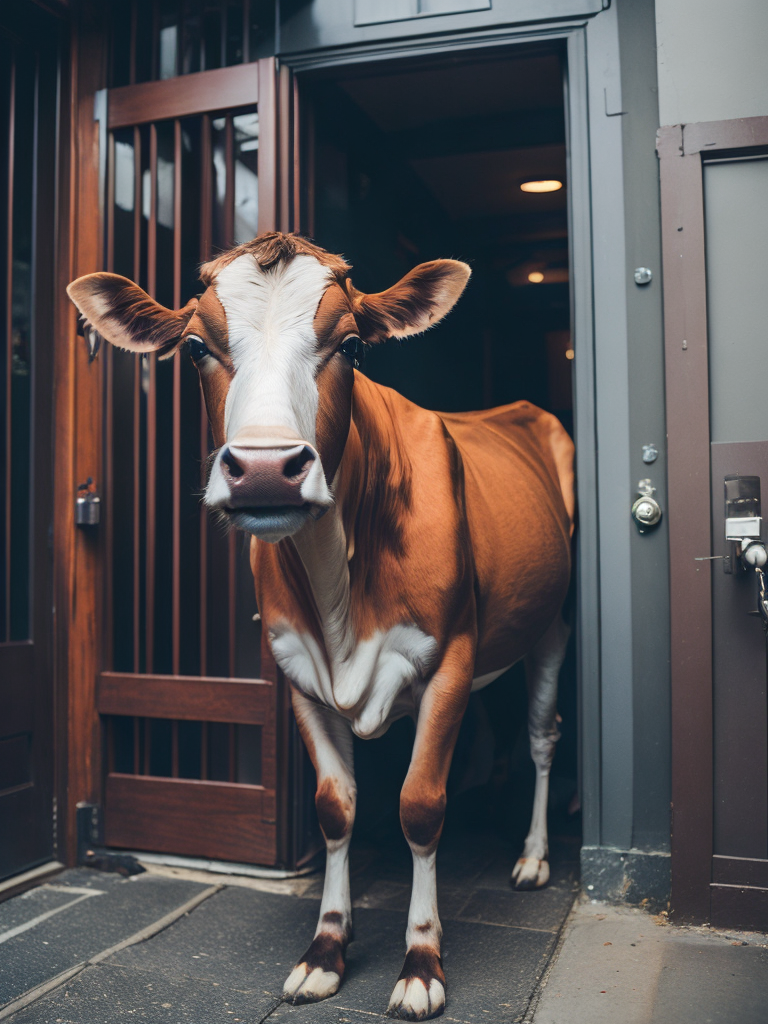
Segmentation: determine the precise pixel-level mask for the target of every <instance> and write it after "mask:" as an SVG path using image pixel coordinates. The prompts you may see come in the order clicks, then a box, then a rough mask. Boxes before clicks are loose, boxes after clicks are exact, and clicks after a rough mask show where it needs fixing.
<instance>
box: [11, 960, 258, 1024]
mask: <svg viewBox="0 0 768 1024" xmlns="http://www.w3.org/2000/svg"><path fill="white" fill-rule="evenodd" d="M269 1006H270V1002H269V1000H266V1001H265V999H264V997H263V995H262V993H259V992H255V991H238V990H233V989H228V988H226V987H225V986H224V985H222V984H220V983H217V982H210V981H195V980H192V979H190V978H187V977H178V978H169V977H167V976H166V975H156V974H154V973H152V972H144V971H136V970H129V969H127V968H124V967H119V966H114V965H112V964H99V965H98V966H96V967H90V968H88V969H87V970H86V971H84V972H83V973H82V974H79V975H78V976H77V977H76V978H74V979H73V980H72V981H71V982H69V983H68V984H67V985H64V986H62V987H61V988H59V989H57V990H56V991H55V992H53V993H52V994H51V995H50V996H48V997H46V998H44V999H41V1000H39V1001H38V1002H36V1003H33V1004H32V1005H31V1006H28V1007H25V1009H23V1010H20V1011H19V1012H18V1013H15V1014H14V1015H13V1016H12V1017H11V1018H10V1020H11V1021H12V1024H86V1022H87V1024H118V1022H119V1024H123V1022H124V1021H135V1020H139V1021H150V1022H151V1024H212V1022H214V1021H216V1022H221V1024H224V1022H228V1021H232V1022H234V1024H237V1022H238V1021H243V1022H246V1021H247V1022H248V1024H253V1022H255V1021H260V1020H261V1019H262V1017H263V1016H264V1015H265V1013H267V1012H268V1011H269Z"/></svg>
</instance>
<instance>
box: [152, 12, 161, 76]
mask: <svg viewBox="0 0 768 1024" xmlns="http://www.w3.org/2000/svg"><path fill="white" fill-rule="evenodd" d="M151 74H152V79H153V80H154V81H157V80H158V78H159V77H160V9H159V0H153V3H152V69H151Z"/></svg>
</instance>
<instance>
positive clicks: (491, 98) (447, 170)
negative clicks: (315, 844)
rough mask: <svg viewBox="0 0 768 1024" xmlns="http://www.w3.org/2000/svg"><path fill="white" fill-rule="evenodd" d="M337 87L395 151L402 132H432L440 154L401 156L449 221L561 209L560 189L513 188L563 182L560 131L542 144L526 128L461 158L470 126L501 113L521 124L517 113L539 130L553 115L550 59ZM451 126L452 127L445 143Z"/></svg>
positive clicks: (555, 99)
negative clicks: (438, 137)
mask: <svg viewBox="0 0 768 1024" xmlns="http://www.w3.org/2000/svg"><path fill="white" fill-rule="evenodd" d="M340 84H341V85H342V87H343V88H344V89H345V91H346V92H347V93H348V95H349V96H350V98H351V99H352V100H353V101H354V102H355V103H356V104H357V105H358V106H359V107H360V108H361V109H362V110H363V111H364V113H365V114H367V115H368V117H370V118H371V120H372V121H373V122H374V123H375V124H376V125H377V126H378V127H379V129H380V130H381V131H382V132H384V133H385V134H387V135H393V136H394V135H397V144H398V145H401V143H402V140H403V139H404V138H406V137H407V133H408V132H411V133H414V130H416V131H415V135H417V136H418V135H419V132H418V129H427V128H430V129H431V132H430V133H427V134H429V137H430V138H434V134H435V129H437V131H438V132H441V130H442V132H443V133H444V135H445V136H446V144H445V146H444V147H441V148H443V149H444V150H447V151H443V152H440V153H436V154H435V155H433V156H422V155H419V156H409V155H408V153H407V152H403V157H404V158H405V159H406V160H408V162H409V163H410V165H411V167H412V168H413V169H414V171H415V172H416V174H418V176H419V177H420V178H421V180H422V181H423V182H424V184H425V185H426V186H427V188H428V189H429V190H430V191H431V192H432V194H433V195H434V197H435V199H436V200H437V202H438V203H439V204H440V205H441V206H442V208H443V209H444V210H445V212H446V214H447V215H448V216H449V217H450V218H451V219H452V220H464V219H468V218H473V217H494V216H498V217H507V216H510V215H515V214H528V215H531V214H536V213H537V212H541V213H552V212H554V211H564V210H565V208H566V190H565V188H563V189H560V190H559V191H557V192H550V193H543V194H533V193H526V192H522V191H521V190H520V184H521V182H523V181H528V180H531V179H536V180H540V179H544V178H556V179H557V180H559V181H562V182H563V183H564V184H565V173H566V159H565V144H564V142H563V141H562V132H561V131H560V130H558V131H557V132H556V138H552V139H551V140H549V139H547V140H546V141H547V142H548V144H544V145H542V144H541V143H542V142H543V141H545V140H543V139H542V138H541V137H537V138H536V139H533V138H531V137H530V128H529V129H528V130H527V131H526V130H525V129H523V130H521V133H520V135H519V136H517V137H515V136H514V133H513V136H512V137H511V138H509V139H507V141H506V143H505V144H504V148H495V147H494V148H492V147H491V146H488V147H486V148H484V149H480V150H479V151H474V152H466V151H463V150H465V149H466V146H465V145H463V141H462V136H463V135H464V134H465V133H466V126H467V124H468V123H472V122H473V121H474V122H476V123H477V124H480V122H481V121H482V122H486V123H490V122H491V120H492V119H494V118H496V119H498V118H499V116H500V115H501V116H503V115H505V114H509V115H514V117H515V118H516V119H517V120H516V121H515V123H516V124H520V125H521V126H523V125H524V124H525V121H524V120H523V121H521V120H520V116H519V115H520V114H524V113H526V112H528V113H530V114H532V115H534V117H533V118H529V119H528V123H529V124H530V122H531V121H533V122H535V121H536V118H535V113H536V111H539V112H540V113H541V120H542V124H543V123H544V119H545V117H547V116H548V115H551V113H552V112H553V111H558V110H562V107H563V85H562V71H561V67H560V60H559V58H558V57H557V56H556V55H554V54H546V55H539V56H531V57H517V58H515V59H513V60H505V61H495V60H494V61H485V62H484V63H480V64H461V65H454V66H451V67H442V68H434V69H422V70H418V71H409V72H406V73H404V74H398V75H377V76H373V77H370V78H356V79H352V80H348V81H346V82H342V83H340ZM550 120H551V118H550ZM451 122H456V132H455V134H454V135H453V138H452V132H451ZM458 122H463V124H459V123H458ZM427 134H425V138H426V137H427ZM526 136H528V137H526ZM539 136H540V133H539ZM411 138H413V135H412V136H411ZM393 142H394V140H393ZM452 143H455V144H452ZM533 143H535V144H533ZM401 151H402V150H401ZM533 237H535V232H534V235H533Z"/></svg>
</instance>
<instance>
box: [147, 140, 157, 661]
mask: <svg viewBox="0 0 768 1024" xmlns="http://www.w3.org/2000/svg"><path fill="white" fill-rule="evenodd" d="M149 181H150V203H149V230H148V232H147V291H148V292H149V294H150V295H151V296H152V297H153V298H154V296H155V292H156V289H157V126H156V125H154V124H151V125H150V126H149ZM145 358H147V359H148V361H149V391H148V394H147V436H146V445H147V479H146V486H147V506H146V508H147V542H146V563H145V565H146V567H145V579H146V595H145V606H146V634H145V638H146V639H145V644H146V671H147V672H151V671H152V670H153V668H154V644H155V527H156V522H155V518H156V511H157V507H156V506H157V388H156V384H157V356H156V354H155V353H154V352H152V353H150V355H149V356H148V357H145Z"/></svg>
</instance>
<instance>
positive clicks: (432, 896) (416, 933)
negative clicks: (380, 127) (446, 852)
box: [405, 846, 443, 953]
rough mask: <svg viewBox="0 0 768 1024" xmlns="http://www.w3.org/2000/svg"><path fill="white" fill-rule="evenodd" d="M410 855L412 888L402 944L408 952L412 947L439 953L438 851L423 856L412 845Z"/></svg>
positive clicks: (440, 934) (440, 936)
mask: <svg viewBox="0 0 768 1024" xmlns="http://www.w3.org/2000/svg"><path fill="white" fill-rule="evenodd" d="M411 852H412V853H413V888H412V889H411V905H410V908H409V910H408V927H407V929H406V932H405V944H406V947H407V948H408V949H410V948H411V946H432V947H433V948H434V949H435V950H436V951H437V952H438V953H439V952H440V940H441V938H442V935H443V929H442V927H441V925H440V918H439V916H438V913H437V871H436V870H435V858H436V856H437V851H436V850H432V852H431V853H424V852H423V851H421V850H420V849H419V847H417V846H411Z"/></svg>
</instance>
